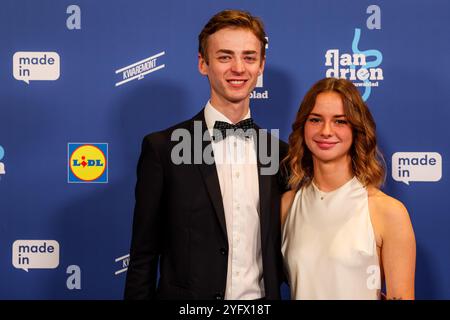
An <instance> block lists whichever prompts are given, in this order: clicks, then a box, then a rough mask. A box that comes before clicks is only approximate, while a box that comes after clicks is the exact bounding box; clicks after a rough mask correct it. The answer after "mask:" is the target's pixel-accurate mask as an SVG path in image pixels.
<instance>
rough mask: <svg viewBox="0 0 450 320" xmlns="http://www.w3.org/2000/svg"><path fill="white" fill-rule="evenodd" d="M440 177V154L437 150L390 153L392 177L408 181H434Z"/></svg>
mask: <svg viewBox="0 0 450 320" xmlns="http://www.w3.org/2000/svg"><path fill="white" fill-rule="evenodd" d="M441 177H442V156H441V155H440V154H439V153H437V152H396V153H394V154H393V155H392V178H393V179H394V180H395V181H399V182H403V183H405V184H407V185H409V183H410V182H414V181H420V182H422V181H423V182H435V181H439V180H441Z"/></svg>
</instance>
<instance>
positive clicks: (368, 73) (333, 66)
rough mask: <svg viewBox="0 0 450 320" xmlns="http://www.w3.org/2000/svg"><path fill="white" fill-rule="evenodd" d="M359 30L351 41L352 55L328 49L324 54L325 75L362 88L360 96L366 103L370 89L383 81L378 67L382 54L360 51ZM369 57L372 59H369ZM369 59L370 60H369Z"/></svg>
mask: <svg viewBox="0 0 450 320" xmlns="http://www.w3.org/2000/svg"><path fill="white" fill-rule="evenodd" d="M360 37H361V29H358V28H356V29H355V34H354V37H353V41H352V51H353V53H352V54H350V53H341V52H340V51H339V49H329V50H327V52H326V53H325V66H326V67H328V68H327V70H326V73H325V76H326V77H327V78H342V79H348V80H351V81H352V82H353V83H354V85H355V86H357V87H364V89H365V91H364V94H363V96H362V98H363V100H364V101H366V100H367V99H368V98H369V96H370V93H371V91H372V87H378V86H379V81H381V80H384V77H383V69H382V68H380V67H378V66H379V65H380V64H381V62H382V61H383V54H382V53H381V52H380V51H379V50H375V49H372V50H364V51H361V50H360V49H359V48H358V46H359V40H360ZM370 57H373V59H372V58H370ZM369 58H370V59H369Z"/></svg>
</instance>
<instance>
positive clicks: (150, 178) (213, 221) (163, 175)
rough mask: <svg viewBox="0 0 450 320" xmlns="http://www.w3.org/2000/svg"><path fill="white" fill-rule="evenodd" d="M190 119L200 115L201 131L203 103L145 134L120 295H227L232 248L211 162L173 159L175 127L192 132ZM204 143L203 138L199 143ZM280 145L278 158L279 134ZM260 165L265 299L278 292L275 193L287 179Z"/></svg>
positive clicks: (278, 240) (279, 273) (277, 207)
mask: <svg viewBox="0 0 450 320" xmlns="http://www.w3.org/2000/svg"><path fill="white" fill-rule="evenodd" d="M194 121H201V123H202V128H203V130H206V123H205V119H204V111H203V110H202V111H201V112H200V113H198V114H197V115H196V116H195V117H194V118H192V119H191V120H188V121H185V122H182V123H180V124H178V125H176V126H174V127H172V128H169V129H167V130H164V131H160V132H156V133H152V134H149V135H147V136H146V137H145V138H144V140H143V143H142V152H141V156H140V159H139V163H138V168H137V184H136V190H135V192H136V205H135V211H134V221H133V233H132V240H131V250H130V262H129V266H128V272H127V278H126V285H125V299H152V298H159V299H223V297H224V295H225V288H226V277H227V266H228V265H227V259H228V249H229V248H228V240H227V232H226V224H225V214H224V208H223V203H222V196H221V192H220V185H219V180H218V176H217V171H216V166H215V164H214V163H213V164H205V163H202V164H180V165H175V164H174V163H173V162H172V161H171V152H172V149H173V147H174V146H175V145H177V144H178V143H179V142H178V141H171V134H172V132H173V131H174V130H175V129H185V130H188V131H189V132H190V133H191V134H192V135H193V132H194ZM268 136H269V139H276V138H274V137H273V136H271V135H268ZM261 141H262V140H261ZM209 143H210V142H208V141H206V142H202V144H203V147H206V146H207V145H208V144H209ZM192 145H194V142H193V141H192ZM268 145H269V148H270V140H268ZM279 146H280V148H279V150H274V151H275V152H279V153H280V154H279V159H280V160H281V159H283V158H284V156H285V154H286V152H287V145H286V144H285V143H284V142H281V141H280V143H279ZM269 152H271V151H269ZM191 160H192V161H193V160H194V159H193V157H192V159H191ZM262 167H263V165H262V164H261V163H260V161H259V159H258V175H259V194H260V223H261V250H262V265H263V274H264V287H265V292H266V298H267V299H279V298H280V284H281V281H282V279H283V275H282V257H281V232H280V195H281V193H282V192H283V191H284V189H285V185H284V183H283V178H281V177H280V174H279V173H277V174H275V175H261V171H260V170H259V169H261V168H262ZM243 196H245V195H243ZM158 262H159V264H158ZM158 265H159V272H160V278H159V283H158V284H157V271H158Z"/></svg>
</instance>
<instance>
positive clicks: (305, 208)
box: [282, 177, 381, 300]
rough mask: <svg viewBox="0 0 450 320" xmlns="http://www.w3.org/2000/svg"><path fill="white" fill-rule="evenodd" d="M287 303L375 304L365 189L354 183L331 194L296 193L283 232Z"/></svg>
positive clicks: (375, 262) (375, 265)
mask: <svg viewBox="0 0 450 320" xmlns="http://www.w3.org/2000/svg"><path fill="white" fill-rule="evenodd" d="M282 237H283V238H282V251H283V257H284V266H285V269H286V274H287V276H288V280H289V285H290V288H291V298H292V299H306V300H340V299H349V300H350V299H352V300H353V299H359V300H371V299H379V298H380V286H381V279H380V264H379V259H378V254H377V245H376V240H375V235H374V231H373V227H372V223H371V220H370V215H369V204H368V196H367V189H366V188H365V187H364V186H363V185H362V184H361V183H360V182H359V181H358V179H357V178H356V177H354V178H353V179H351V180H350V181H348V182H347V183H345V184H344V185H343V186H341V187H339V188H338V189H336V190H334V191H331V192H322V191H320V190H319V188H318V187H317V186H316V185H315V184H314V183H311V184H310V185H309V186H308V187H305V188H302V189H300V190H299V191H298V192H297V193H296V195H295V198H294V201H293V203H292V207H291V209H290V210H289V213H288V215H287V218H286V222H285V224H284V226H283V235H282Z"/></svg>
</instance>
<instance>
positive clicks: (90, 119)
mask: <svg viewBox="0 0 450 320" xmlns="http://www.w3.org/2000/svg"><path fill="white" fill-rule="evenodd" d="M225 8H239V9H245V10H250V11H251V12H252V13H254V14H255V15H258V16H260V17H262V19H263V20H264V22H265V25H266V29H267V34H268V40H269V44H268V47H267V62H266V69H265V73H264V75H263V76H261V77H260V78H259V79H258V84H257V87H256V88H255V90H254V91H253V93H252V94H251V98H252V100H251V106H252V116H253V117H254V118H255V120H256V121H257V122H258V124H259V125H261V126H262V127H265V128H268V129H279V130H280V136H281V138H283V139H284V140H286V139H287V137H288V135H289V133H290V126H291V124H292V122H293V119H294V116H295V113H296V111H297V108H298V105H299V102H300V100H301V99H302V97H303V95H304V94H305V92H306V90H308V88H309V87H310V86H311V85H312V84H313V83H314V82H315V81H317V80H318V79H321V78H323V77H325V76H329V77H344V78H347V79H351V80H352V81H353V82H354V83H355V84H356V85H357V86H358V87H359V88H360V90H361V94H362V95H363V97H364V99H365V100H366V101H367V103H368V105H369V107H370V109H371V110H372V112H373V114H374V117H375V119H376V121H377V125H378V128H377V129H378V138H379V143H380V148H381V150H382V152H383V153H384V156H385V158H386V163H387V167H388V170H387V181H386V185H385V187H384V191H385V192H387V193H389V194H390V195H392V196H394V197H396V198H398V199H399V200H401V201H402V202H403V203H404V204H405V205H406V206H407V208H408V210H409V212H410V215H411V219H412V222H413V226H414V230H415V233H416V240H417V274H416V295H417V298H419V299H450V274H449V272H448V270H449V266H450V233H449V228H450V202H449V200H448V190H449V188H450V185H449V180H448V174H447V167H448V165H449V162H448V160H447V159H448V157H449V155H450V154H449V152H450V151H449V150H450V148H449V147H450V142H449V139H448V119H450V108H449V107H448V104H449V101H450V91H449V90H448V88H447V87H448V85H449V83H450V72H449V70H450V68H449V67H450V64H449V61H450V60H449V56H450V42H449V41H448V40H447V39H448V36H447V34H448V31H449V30H450V2H448V1H446V0H433V1H426V0H414V1H411V0H408V1H406V0H397V1H365V0H345V1H332V0H319V1H317V0H302V1H287V0H281V1H268V0H259V1H243V0H242V1H222V0H217V1H208V0H199V1H182V0H178V1H175V0H167V1H144V0H133V1H116V0H114V1H81V0H78V1H63V0H60V1H52V0H39V1H29V0H28V1H27V0H6V1H2V2H1V4H0V39H1V42H0V81H1V86H0V217H1V223H0V248H1V250H0V270H1V272H0V283H1V286H0V299H121V298H122V295H123V288H124V281H125V273H126V270H127V265H128V258H129V256H128V252H129V244H130V236H131V223H132V214H133V206H134V194H133V192H134V184H135V170H136V164H137V159H138V156H139V152H140V143H141V139H142V137H143V136H144V135H145V134H147V133H149V132H152V131H155V130H159V129H163V128H165V127H168V126H170V125H172V124H175V123H177V122H179V121H182V120H184V119H187V118H189V117H191V116H193V115H194V114H195V113H196V112H198V111H199V110H200V109H201V108H202V107H203V106H204V105H205V103H206V102H207V99H208V96H209V87H208V82H207V79H205V78H204V77H202V76H201V75H200V74H199V72H198V71H197V48H198V43H197V35H198V33H199V32H200V30H201V28H202V27H203V25H204V24H205V23H206V22H207V20H208V19H209V18H210V16H212V15H213V14H214V13H216V12H218V11H220V10H222V9H225ZM187 187H188V185H187ZM149 196H151V195H149ZM283 293H284V296H285V297H288V290H287V288H286V287H284V288H283Z"/></svg>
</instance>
